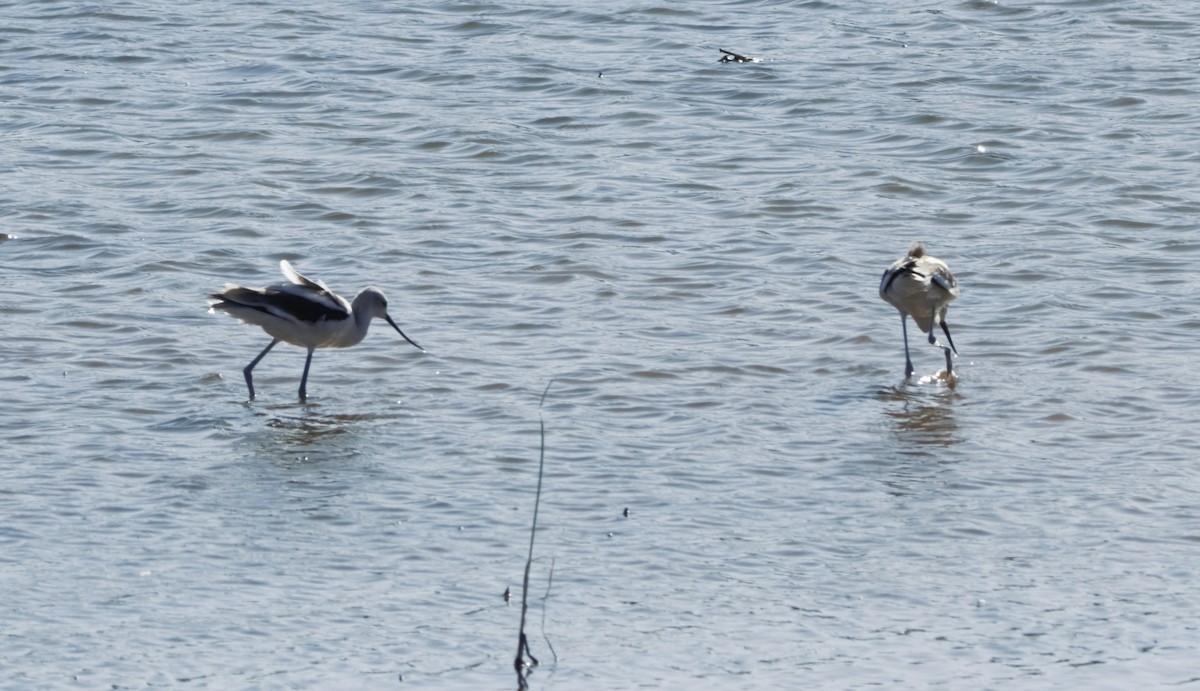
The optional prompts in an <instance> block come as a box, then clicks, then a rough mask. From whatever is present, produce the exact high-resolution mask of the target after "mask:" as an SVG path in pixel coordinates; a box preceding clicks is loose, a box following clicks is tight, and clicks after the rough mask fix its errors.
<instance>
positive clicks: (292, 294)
mask: <svg viewBox="0 0 1200 691" xmlns="http://www.w3.org/2000/svg"><path fill="white" fill-rule="evenodd" d="M279 268H280V269H282V270H283V275H284V276H285V277H286V278H287V279H288V282H287V283H277V284H275V285H271V286H267V287H266V288H243V287H241V286H237V285H234V284H232V283H229V284H226V285H225V290H223V291H222V292H220V293H213V294H212V295H209V298H211V299H212V301H213V302H211V303H210V307H211V309H212V310H220V311H222V312H225V313H227V314H229V315H232V316H234V317H237V318H238V319H241V320H242V321H244V322H246V323H247V324H254V325H257V326H261V327H262V328H263V331H266V332H267V334H268V335H269V336H270V337H271V342H270V343H268V344H267V347H266V348H263V351H262V352H261V353H259V354H258V357H256V358H254V359H253V360H251V361H250V364H249V365H246V368H245V369H244V370H242V373H243V374H245V375H246V388H248V389H249V390H250V399H251V400H254V378H253V377H252V376H251V372H253V371H254V366H255V365H257V364H258V362H259V360H262V359H263V358H264V357H266V355H267V353H269V352H271V349H272V348H274V347H275V344H276V343H279V342H280V341H284V342H285V343H291V344H292V345H297V346H300V347H301V348H307V349H308V358H307V359H306V360H305V361H304V374H303V375H302V376H301V377H300V401H301V402H303V401H304V400H305V399H306V398H307V394H306V391H305V385H306V384H308V367H309V365H311V364H312V356H313V351H314V350H316V349H317V348H349V347H350V346H353V345H358V343H359V342H360V341H362V340H363V337H364V336H366V335H367V329H368V328H370V326H371V319H372V318H374V317H380V318H382V319H385V320H386V321H387V323H388V324H391V325H392V328H393V329H395V330H396V332H397V333H399V334H400V335H401V336H403V337H404V340H406V341H408V342H409V343H412V344H413V345H414V346H416V347H417V348H419V349H420V350H422V351H424V350H425V349H424V348H421V346H419V345H417V344H416V342H415V341H413V340H412V339H411V338H409V337H408V336H405V335H404V332H403V331H401V330H400V327H398V326H396V322H394V321H392V318H391V317H389V316H388V312H387V306H388V304H387V298H385V297H384V296H383V293H382V292H380V291H379V289H378V288H364V289H363V291H362V292H361V293H359V294H358V295H357V296H356V297H355V298H354V302H353V303H350V302H347V301H346V299H345V298H343V297H342V296H340V295H336V294H335V293H334V292H333V291H331V290H329V288H327V287H326V286H325V284H324V283H322V282H321V281H314V280H311V279H308V278H305V277H304V276H301V275H300V273H299V272H297V271H296V270H295V269H293V268H292V265H291V264H289V263H288V262H287V260H286V259H285V260H283V261H281V262H279Z"/></svg>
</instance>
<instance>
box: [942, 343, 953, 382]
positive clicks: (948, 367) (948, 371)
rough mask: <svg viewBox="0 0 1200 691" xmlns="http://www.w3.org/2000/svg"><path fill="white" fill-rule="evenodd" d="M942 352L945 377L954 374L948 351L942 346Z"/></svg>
mask: <svg viewBox="0 0 1200 691" xmlns="http://www.w3.org/2000/svg"><path fill="white" fill-rule="evenodd" d="M942 350H943V351H945V353H946V376H949V375H951V374H954V365H953V364H952V363H951V362H950V349H949V348H947V347H946V346H942Z"/></svg>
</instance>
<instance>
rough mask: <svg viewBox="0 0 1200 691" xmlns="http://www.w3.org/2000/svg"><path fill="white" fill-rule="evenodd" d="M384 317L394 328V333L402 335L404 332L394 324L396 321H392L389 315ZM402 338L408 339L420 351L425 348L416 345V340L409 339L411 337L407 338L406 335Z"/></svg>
mask: <svg viewBox="0 0 1200 691" xmlns="http://www.w3.org/2000/svg"><path fill="white" fill-rule="evenodd" d="M384 319H386V320H387V323H389V324H391V325H392V328H393V329H395V330H396V333H398V334H400V335H401V336H404V332H403V331H401V330H400V327H398V326H396V322H394V321H392V318H391V317H384ZM404 340H406V341H408V342H409V343H411V344H413V345H414V346H416V348H417V350H420V351H424V350H425V349H424V348H422V347H421V346H419V345H417V342H416V341H414V340H412V339H411V338H409V337H408V336H404Z"/></svg>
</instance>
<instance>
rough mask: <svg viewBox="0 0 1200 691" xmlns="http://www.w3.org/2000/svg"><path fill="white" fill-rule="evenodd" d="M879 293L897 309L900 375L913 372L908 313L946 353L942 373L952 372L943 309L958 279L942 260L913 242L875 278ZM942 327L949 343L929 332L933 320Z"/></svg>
mask: <svg viewBox="0 0 1200 691" xmlns="http://www.w3.org/2000/svg"><path fill="white" fill-rule="evenodd" d="M879 297H881V298H883V300H884V302H886V303H888V304H889V305H891V306H892V307H895V308H896V309H897V310H898V311H899V312H900V329H901V331H902V333H903V334H904V376H905V377H911V376H912V373H913V366H912V359H911V358H910V357H909V356H908V318H909V317H912V318H913V321H914V322H916V324H917V327H918V328H920V329H921V331H922V332H924V333H927V334H929V342H930V343H931V344H933V345H935V346H938V347H939V348H941V349H942V350H943V351H945V353H946V374H947V375H950V374H953V372H954V368H953V364H952V363H951V361H950V357H951V355H950V353H951V351H953V352H954V354H955V355H957V354H958V349H957V348H955V347H954V339H953V338H951V337H950V329H949V328H948V327H947V326H946V310H947V309H948V308H949V307H950V302H951V301H952V300H954V298H956V297H958V281H956V280H954V274H952V273H950V267H948V266H946V262H944V261H942V260H941V259H938V258H937V257H931V256H929V255H927V254H925V247H924V246H923V245H922V244H921V243H919V242H916V243H913V246H912V247H911V248H910V249H909V250H908V256H906V257H904V258H903V259H898V260H896V261H895V262H893V263H892V265H891V266H889V267H888V268H887V269H886V270H885V271H884V272H883V277H882V278H881V279H880V280H879ZM935 323H936V324H937V325H938V326H940V327H942V332H943V333H945V334H946V340H947V341H948V342H949V343H950V347H949V348H947V347H946V346H944V345H942V344H941V343H938V341H937V338H935V337H934V335H933V326H934V324H935Z"/></svg>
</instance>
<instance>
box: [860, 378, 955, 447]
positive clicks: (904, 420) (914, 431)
mask: <svg viewBox="0 0 1200 691" xmlns="http://www.w3.org/2000/svg"><path fill="white" fill-rule="evenodd" d="M939 374H940V373H939ZM933 376H936V375H933ZM962 398H963V396H962V395H961V394H959V393H957V392H956V391H955V390H954V388H953V387H949V388H945V389H937V390H932V391H926V390H922V391H913V390H912V389H911V388H909V387H889V388H886V389H882V390H881V391H880V392H879V399H880V400H881V401H884V402H888V403H894V404H895V405H891V406H888V407H887V408H886V409H885V410H884V414H885V415H887V416H888V418H890V422H891V423H892V424H891V427H892V432H893V433H895V435H896V436H897V437H899V438H900V439H902V440H903V441H906V442H910V443H912V444H918V445H922V446H952V445H954V444H957V443H959V442H960V441H962V440H961V439H960V438H959V435H958V432H959V429H958V422H957V421H955V419H954V405H955V404H956V403H957V402H958V401H960V400H962Z"/></svg>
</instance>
